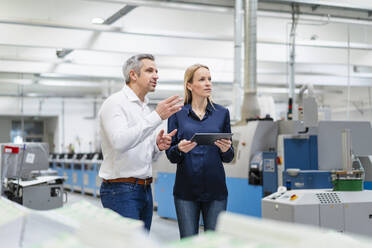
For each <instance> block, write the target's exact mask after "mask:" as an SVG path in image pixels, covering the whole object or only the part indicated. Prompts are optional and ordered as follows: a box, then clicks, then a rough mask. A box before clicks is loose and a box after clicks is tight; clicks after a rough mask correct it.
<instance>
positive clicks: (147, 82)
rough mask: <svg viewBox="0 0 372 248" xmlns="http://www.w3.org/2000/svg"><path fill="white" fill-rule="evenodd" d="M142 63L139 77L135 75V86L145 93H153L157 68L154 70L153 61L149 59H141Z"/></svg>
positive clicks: (156, 78)
mask: <svg viewBox="0 0 372 248" xmlns="http://www.w3.org/2000/svg"><path fill="white" fill-rule="evenodd" d="M142 63H143V66H142V68H141V73H140V76H138V75H136V76H137V85H138V86H139V87H140V88H141V89H143V90H145V91H146V92H154V91H155V87H156V84H157V81H158V78H159V76H158V68H156V64H155V61H152V60H150V59H143V60H142Z"/></svg>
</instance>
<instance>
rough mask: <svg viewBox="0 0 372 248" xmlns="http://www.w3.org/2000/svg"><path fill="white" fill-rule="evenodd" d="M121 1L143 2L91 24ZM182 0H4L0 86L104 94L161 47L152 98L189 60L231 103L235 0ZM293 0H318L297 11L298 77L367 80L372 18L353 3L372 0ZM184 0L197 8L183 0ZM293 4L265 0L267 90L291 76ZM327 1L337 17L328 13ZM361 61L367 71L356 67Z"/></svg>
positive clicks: (261, 33)
mask: <svg viewBox="0 0 372 248" xmlns="http://www.w3.org/2000/svg"><path fill="white" fill-rule="evenodd" d="M123 2H126V3H128V2H129V4H135V3H138V4H139V6H138V7H136V8H135V9H134V10H132V11H131V12H129V13H128V14H126V15H125V16H124V17H122V18H121V19H119V20H118V21H117V22H115V23H114V24H112V25H93V24H91V20H92V19H93V18H96V17H100V18H103V19H106V18H108V17H110V16H111V15H113V14H114V13H115V12H117V11H118V10H120V9H121V8H123V7H124V6H125V4H124V3H123ZM157 2H158V3H160V4H161V3H164V2H165V4H164V6H165V7H162V6H163V5H162V6H160V4H159V6H158V7H154V6H156V5H157ZM184 2H187V1H184ZM184 2H182V1H135V0H133V1H98V0H96V1H94V0H90V1H89V0H64V1H59V0H1V1H0V33H1V35H0V95H17V94H19V93H20V92H21V90H20V88H22V87H23V88H22V90H23V92H24V93H26V94H33V95H35V94H39V95H51V96H83V95H90V96H92V95H93V96H96V95H98V96H100V95H105V94H107V92H112V91H114V90H117V89H119V88H120V87H121V86H122V80H121V78H122V76H121V65H122V64H123V62H124V61H125V60H126V59H127V58H128V57H129V56H131V55H133V54H135V53H143V52H146V53H153V54H155V56H156V60H157V64H158V67H159V76H160V80H159V89H158V91H157V93H155V94H153V95H152V96H151V98H152V99H159V98H162V97H165V96H167V95H169V94H171V93H174V92H179V93H182V79H183V73H184V70H185V68H186V67H187V66H189V65H191V64H194V63H204V64H207V65H208V66H209V67H210V68H211V71H212V78H213V81H214V82H215V83H216V87H215V89H216V90H215V98H217V99H219V100H221V101H224V102H226V103H227V104H228V103H229V102H231V99H232V97H233V96H232V82H233V71H234V62H233V56H234V42H233V38H234V37H233V36H234V11H233V2H234V1H228V0H219V1H218V0H214V1H196V0H194V1H188V2H189V3H184ZM190 2H191V4H190ZM279 2H288V1H279ZM295 2H306V3H309V2H312V3H314V4H313V5H311V4H310V5H305V6H304V7H301V8H302V10H303V11H304V12H306V13H307V14H304V15H301V16H300V23H299V25H298V29H297V32H296V34H297V47H296V61H297V64H296V83H297V84H304V83H312V84H314V85H316V86H317V87H318V89H322V90H324V89H326V90H325V91H324V94H331V95H332V96H334V95H335V94H336V95H337V94H338V93H341V92H342V89H344V88H343V87H345V86H347V84H348V82H350V84H351V85H352V86H358V87H370V86H371V85H372V52H371V48H372V21H371V22H370V21H369V19H370V17H369V16H368V14H366V13H367V12H366V13H364V12H363V11H355V8H359V7H360V8H361V9H362V8H366V9H372V3H370V4H369V5H368V3H366V1H323V2H328V5H332V4H333V5H340V4H344V6H346V7H350V8H351V7H352V10H350V9H339V12H337V10H338V9H333V8H329V7H325V8H318V7H316V8H312V7H314V6H317V5H316V4H319V2H321V1H295ZM151 3H152V5H151ZM201 3H202V4H201ZM171 4H174V5H171ZM205 4H211V5H212V6H206V5H205ZM177 6H178V7H177ZM187 6H189V7H190V8H191V7H195V8H196V9H195V8H194V9H193V10H186V9H181V8H186V7H187ZM288 9H289V6H288V5H287V4H286V5H276V3H272V1H268V0H267V1H262V2H260V5H259V12H258V27H257V34H258V44H257V59H258V76H257V80H258V87H259V88H258V90H259V92H261V94H273V93H272V92H275V89H279V88H283V87H284V88H285V87H287V84H288V46H287V43H288V40H289V38H288V36H289V35H288V34H289V29H290V15H289V14H288V13H285V12H286V10H288ZM327 9H328V10H329V12H330V13H332V15H331V16H330V17H327V16H326V15H324V13H325V11H326V10H327ZM279 10H280V12H279ZM335 13H343V16H348V17H352V18H344V17H342V16H340V15H341V14H340V15H339V16H337V17H336V14H335ZM317 14H321V16H320V17H318V16H317ZM348 39H349V44H348ZM348 46H349V47H350V50H348V49H347V48H348ZM61 49H73V52H71V53H70V54H68V55H67V56H66V57H64V58H63V59H61V58H58V57H57V56H56V51H57V50H61ZM348 65H349V67H348ZM362 67H363V73H361V72H354V70H358V68H362ZM348 68H350V70H349V71H348ZM348 73H349V74H350V77H349V78H348V75H349V74H348ZM108 87H110V90H107V88H108ZM267 88H274V90H271V91H268V90H267ZM334 89H335V90H334ZM265 92H266V93H265ZM268 92H270V93H268ZM274 96H275V99H276V100H277V101H286V97H287V94H286V93H285V91H284V93H283V90H277V94H274ZM338 96H339V97H344V95H342V94H338ZM333 98H334V97H333ZM323 100H324V98H323ZM324 102H325V103H327V101H326V100H324ZM328 102H331V101H328Z"/></svg>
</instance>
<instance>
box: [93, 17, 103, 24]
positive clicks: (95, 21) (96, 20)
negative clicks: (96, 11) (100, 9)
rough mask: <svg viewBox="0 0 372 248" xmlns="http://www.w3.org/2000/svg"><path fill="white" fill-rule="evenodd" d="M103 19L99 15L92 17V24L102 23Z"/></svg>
mask: <svg viewBox="0 0 372 248" xmlns="http://www.w3.org/2000/svg"><path fill="white" fill-rule="evenodd" d="M104 21H105V20H104V19H103V18H101V17H94V18H93V19H92V24H102V23H104Z"/></svg>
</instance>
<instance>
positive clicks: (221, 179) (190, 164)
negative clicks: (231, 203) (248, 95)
mask: <svg viewBox="0 0 372 248" xmlns="http://www.w3.org/2000/svg"><path fill="white" fill-rule="evenodd" d="M174 129H177V130H178V131H177V133H176V135H175V136H173V137H172V144H171V147H170V148H169V149H168V150H167V151H166V154H167V157H168V159H169V160H170V161H171V162H172V163H177V172H176V182H175V184H174V188H173V195H174V196H176V197H177V198H180V199H183V200H189V201H213V200H225V199H227V187H226V178H225V170H224V168H223V164H222V162H225V163H228V162H231V160H233V158H234V149H233V148H232V147H231V148H230V149H229V150H228V151H227V152H225V153H222V152H221V150H220V149H219V148H218V147H217V146H216V145H197V146H196V147H195V148H194V149H192V150H191V151H189V152H188V153H183V152H181V151H180V150H178V146H177V145H178V143H179V142H180V141H181V140H183V139H186V140H190V139H191V137H192V136H193V135H194V134H195V133H230V132H231V127H230V114H229V111H228V110H227V109H226V108H224V107H222V106H220V105H218V104H213V106H212V105H211V104H210V103H208V105H207V108H206V112H205V115H204V117H203V119H202V120H200V119H199V117H198V116H197V115H196V114H195V113H194V111H193V110H192V108H191V105H190V104H187V105H185V106H183V107H182V109H181V110H180V111H178V112H177V113H175V114H174V115H172V116H171V117H170V118H169V119H168V132H171V131H173V130H174Z"/></svg>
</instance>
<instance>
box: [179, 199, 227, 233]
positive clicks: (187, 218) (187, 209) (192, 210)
mask: <svg viewBox="0 0 372 248" xmlns="http://www.w3.org/2000/svg"><path fill="white" fill-rule="evenodd" d="M174 204H175V206H176V213H177V221H178V228H179V230H180V237H181V238H186V237H189V236H192V235H196V234H198V233H199V217H200V213H202V216H203V222H204V231H208V230H215V229H216V223H217V217H218V215H219V214H220V213H221V212H222V211H226V206H227V200H222V201H209V202H197V201H185V200H182V199H179V198H177V197H174Z"/></svg>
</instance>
